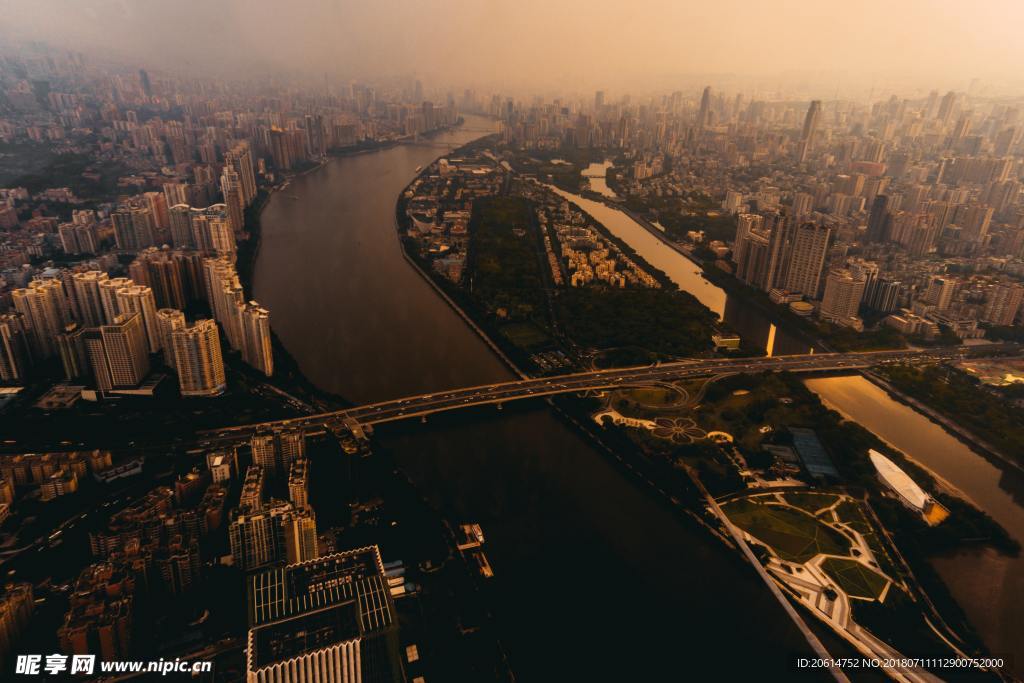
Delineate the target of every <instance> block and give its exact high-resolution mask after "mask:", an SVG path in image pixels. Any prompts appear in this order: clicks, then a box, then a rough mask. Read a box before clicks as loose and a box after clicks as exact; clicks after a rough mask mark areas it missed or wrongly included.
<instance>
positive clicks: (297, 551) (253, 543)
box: [229, 501, 317, 571]
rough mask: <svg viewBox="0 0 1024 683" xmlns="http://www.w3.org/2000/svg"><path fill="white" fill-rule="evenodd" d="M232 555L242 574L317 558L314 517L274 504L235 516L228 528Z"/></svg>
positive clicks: (292, 508)
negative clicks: (274, 565)
mask: <svg viewBox="0 0 1024 683" xmlns="http://www.w3.org/2000/svg"><path fill="white" fill-rule="evenodd" d="M229 538H230V541H231V555H232V556H233V557H234V559H235V564H236V565H237V566H238V567H239V568H240V569H241V570H242V571H252V570H254V569H259V568H261V567H266V566H268V565H272V564H279V563H288V564H292V563H296V562H305V561H307V560H311V559H314V558H316V556H317V540H316V517H315V516H314V514H313V511H312V510H311V509H309V508H306V509H303V510H296V509H295V507H294V506H293V505H292V504H291V503H288V502H285V501H274V502H272V503H271V504H269V505H267V506H265V507H263V508H262V509H260V510H258V511H256V512H245V511H243V512H241V513H240V514H237V515H236V516H235V518H234V519H233V520H232V522H231V526H230V527H229Z"/></svg>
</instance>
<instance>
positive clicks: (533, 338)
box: [501, 323, 551, 350]
mask: <svg viewBox="0 0 1024 683" xmlns="http://www.w3.org/2000/svg"><path fill="white" fill-rule="evenodd" d="M501 333H502V334H503V335H505V338H506V339H508V340H509V341H510V342H512V343H513V344H515V345H516V346H518V347H519V348H521V349H527V350H529V349H535V348H539V347H541V346H544V345H546V344H547V343H548V342H549V341H550V340H551V338H550V337H548V335H547V334H545V333H544V331H543V330H541V329H540V328H539V327H537V326H536V325H534V324H533V323H511V324H509V325H502V326H501Z"/></svg>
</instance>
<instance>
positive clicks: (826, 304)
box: [821, 268, 865, 324]
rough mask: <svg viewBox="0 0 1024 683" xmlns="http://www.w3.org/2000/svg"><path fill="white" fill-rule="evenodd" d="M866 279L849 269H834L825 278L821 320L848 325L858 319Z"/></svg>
mask: <svg viewBox="0 0 1024 683" xmlns="http://www.w3.org/2000/svg"><path fill="white" fill-rule="evenodd" d="M864 286H865V281H864V278H862V277H858V276H857V275H855V274H854V273H852V272H851V271H850V270H848V269H845V268H843V269H839V268H837V269H833V270H831V271H829V274H828V276H827V277H826V278H825V295H824V296H823V297H822V299H821V318H822V320H828V321H831V322H836V323H839V324H846V323H847V322H848V321H849V320H850V319H851V318H856V317H857V311H858V310H860V302H861V298H862V297H863V296H864Z"/></svg>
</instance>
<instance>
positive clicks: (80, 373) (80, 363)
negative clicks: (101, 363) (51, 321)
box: [56, 322, 89, 382]
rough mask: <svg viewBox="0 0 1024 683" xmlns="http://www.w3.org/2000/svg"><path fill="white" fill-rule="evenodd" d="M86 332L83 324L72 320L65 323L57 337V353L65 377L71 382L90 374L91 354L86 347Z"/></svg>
mask: <svg viewBox="0 0 1024 683" xmlns="http://www.w3.org/2000/svg"><path fill="white" fill-rule="evenodd" d="M84 332H85V330H84V329H83V328H82V326H81V325H79V324H78V323H75V322H72V323H68V324H67V325H65V326H64V330H63V331H62V332H61V333H60V334H58V335H57V337H56V342H57V353H58V354H59V355H60V362H61V365H63V366H64V379H66V380H68V381H69V382H70V381H73V380H78V379H82V378H84V377H87V376H88V375H89V354H88V352H87V351H86V349H85V337H84V334H83V333H84Z"/></svg>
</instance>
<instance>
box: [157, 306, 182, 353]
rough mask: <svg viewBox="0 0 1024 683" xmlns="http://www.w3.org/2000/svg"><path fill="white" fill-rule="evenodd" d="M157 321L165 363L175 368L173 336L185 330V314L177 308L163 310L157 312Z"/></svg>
mask: <svg viewBox="0 0 1024 683" xmlns="http://www.w3.org/2000/svg"><path fill="white" fill-rule="evenodd" d="M156 321H157V326H158V327H159V330H160V348H162V349H163V350H164V363H165V364H166V365H167V366H168V367H172V368H174V367H176V366H175V360H174V338H173V334H174V333H175V332H176V331H178V330H183V329H185V314H184V313H182V312H181V311H179V310H177V309H175V308H161V309H159V310H158V311H157V312H156Z"/></svg>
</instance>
